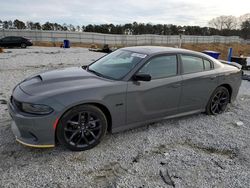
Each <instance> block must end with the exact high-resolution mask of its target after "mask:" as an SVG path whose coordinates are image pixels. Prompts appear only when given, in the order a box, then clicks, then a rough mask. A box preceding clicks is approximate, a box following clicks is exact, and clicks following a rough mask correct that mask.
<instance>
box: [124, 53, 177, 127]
mask: <svg viewBox="0 0 250 188" xmlns="http://www.w3.org/2000/svg"><path fill="white" fill-rule="evenodd" d="M138 73H141V74H150V75H151V77H152V80H151V81H148V82H145V81H129V82H128V89H127V124H132V123H136V122H142V121H146V120H152V119H156V118H161V117H165V116H169V115H173V114H175V113H177V112H178V105H179V99H180V94H181V75H179V71H178V61H177V55H176V54H173V55H161V56H157V57H153V58H151V59H150V60H149V61H148V62H146V63H145V64H144V66H143V67H142V68H141V69H140V70H139V72H138Z"/></svg>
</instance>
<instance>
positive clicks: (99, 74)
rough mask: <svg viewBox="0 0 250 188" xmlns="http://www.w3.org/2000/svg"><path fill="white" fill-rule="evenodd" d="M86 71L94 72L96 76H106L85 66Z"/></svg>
mask: <svg viewBox="0 0 250 188" xmlns="http://www.w3.org/2000/svg"><path fill="white" fill-rule="evenodd" d="M87 71H88V72H92V73H94V74H95V75H97V76H100V77H103V78H106V76H104V75H103V74H101V73H99V72H96V71H95V70H92V69H89V68H87Z"/></svg>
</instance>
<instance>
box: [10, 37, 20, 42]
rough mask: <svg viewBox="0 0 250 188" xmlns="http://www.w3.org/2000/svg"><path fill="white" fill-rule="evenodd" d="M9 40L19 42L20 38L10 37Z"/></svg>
mask: <svg viewBox="0 0 250 188" xmlns="http://www.w3.org/2000/svg"><path fill="white" fill-rule="evenodd" d="M11 40H13V41H21V37H12V38H11Z"/></svg>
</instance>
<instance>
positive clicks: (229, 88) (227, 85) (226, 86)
mask: <svg viewBox="0 0 250 188" xmlns="http://www.w3.org/2000/svg"><path fill="white" fill-rule="evenodd" d="M218 87H225V88H226V89H227V90H228V92H229V95H230V100H229V102H231V98H232V93H233V88H232V86H231V85H230V84H221V85H219V86H218Z"/></svg>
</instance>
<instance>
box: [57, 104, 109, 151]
mask: <svg viewBox="0 0 250 188" xmlns="http://www.w3.org/2000/svg"><path fill="white" fill-rule="evenodd" d="M106 131H107V120H106V117H105V115H104V114H103V112H102V111H101V110H100V109H99V108H97V107H95V106H92V105H82V106H78V107H75V108H73V109H72V110H70V111H69V112H67V113H66V114H65V115H64V116H63V117H62V118H61V120H60V123H59V125H58V128H57V138H58V140H59V142H60V143H61V144H63V145H64V146H66V147H67V148H69V149H70V150H73V151H83V150H87V149H91V148H93V147H94V146H96V145H97V144H99V143H100V141H101V139H102V137H103V136H104V135H105V134H106Z"/></svg>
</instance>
